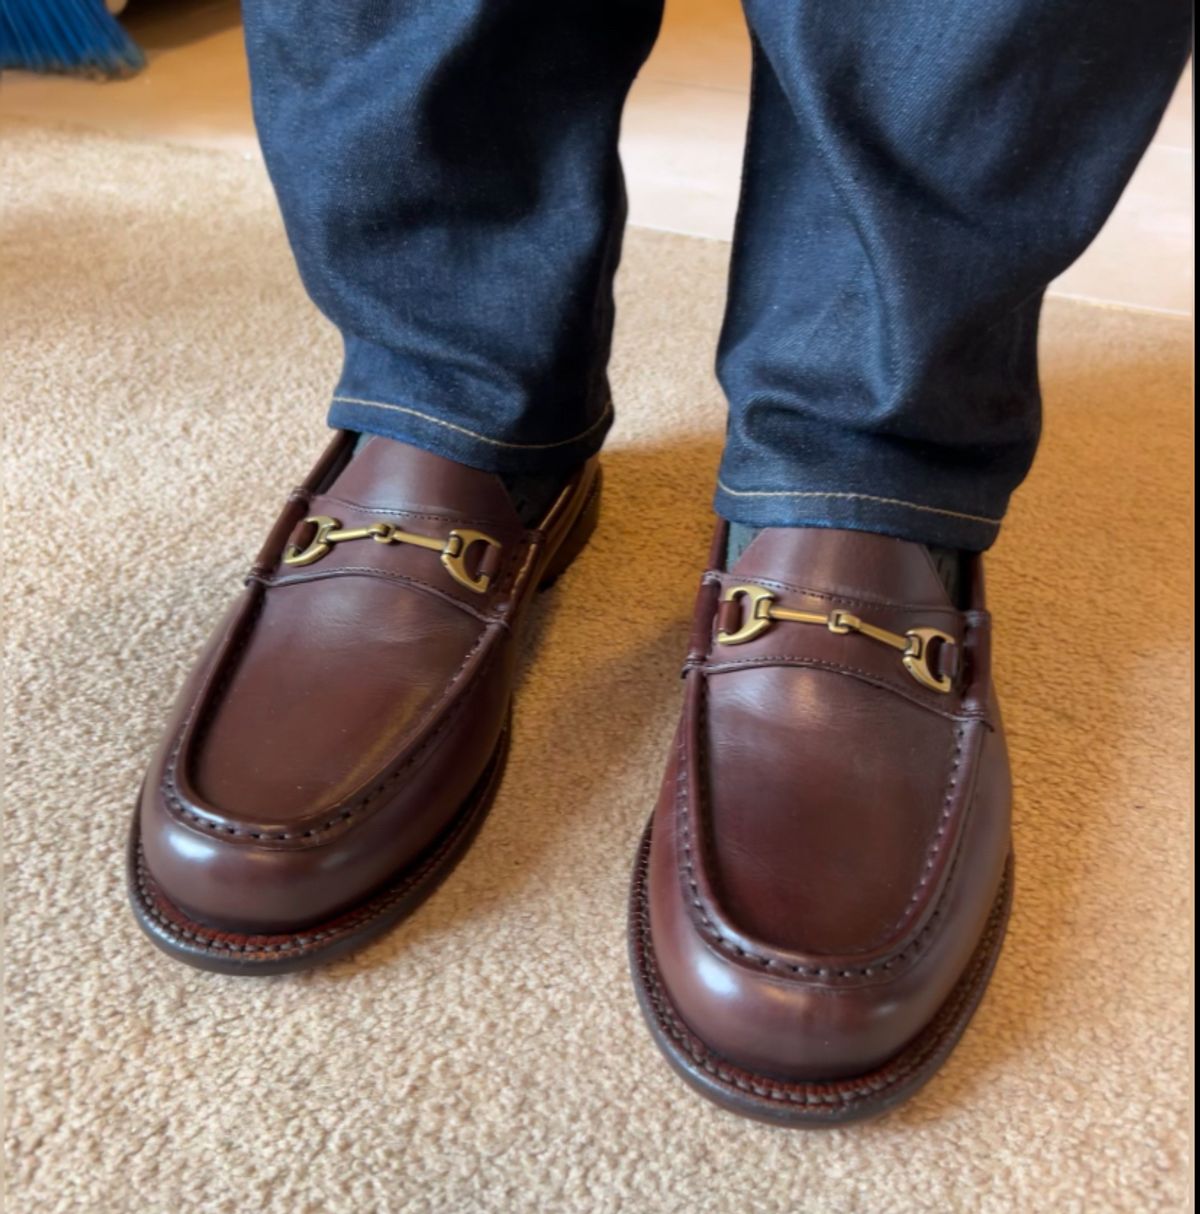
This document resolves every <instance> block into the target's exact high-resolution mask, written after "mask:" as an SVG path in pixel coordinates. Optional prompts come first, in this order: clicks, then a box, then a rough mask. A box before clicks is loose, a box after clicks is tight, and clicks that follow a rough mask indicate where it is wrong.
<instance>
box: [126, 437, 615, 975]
mask: <svg viewBox="0 0 1200 1214" xmlns="http://www.w3.org/2000/svg"><path fill="white" fill-rule="evenodd" d="M355 447H356V436H355V435H353V434H349V433H341V434H340V435H339V436H338V437H337V438H335V439H334V441H333V442H332V443H331V444H330V446H329V448H328V449H327V451H326V452H325V454H324V456H323V457H322V459H321V460H320V461H319V462H318V464H317V466H316V468H315V469H314V470H313V472H312V474H311V475H310V476H309V478H308V480H307V481H306V482H305V484H304V485H303V486H302V487H301V488H300V489H298V490H296V491H295V492H294V493H293V494H292V496H291V497H290V498H289V500H288V503H287V506H286V507H285V509H284V511H283V514H282V515H281V517H280V519H279V521H278V522H277V523H276V525H275V527H274V529H273V530H272V532H271V534H270V536H269V537H268V539H267V542H266V545H265V547H264V548H263V550H262V552H261V553H260V554H259V557H258V559H257V561H256V563H255V564H254V566H253V568H252V569H251V571H250V574H249V577H248V578H247V582H246V588H245V590H244V592H243V593H242V595H241V596H240V598H239V599H238V600H237V601H236V602H235V604H234V605H233V607H232V609H231V610H230V611H229V613H228V614H227V615H226V617H225V619H224V621H223V623H221V625H220V626H219V627H218V628H217V630H216V633H215V634H214V636H213V637H212V639H211V641H210V642H209V644H208V647H207V648H206V650H205V651H204V653H203V655H202V656H201V658H200V660H199V663H198V664H197V666H196V668H195V670H194V671H193V673H192V675H191V677H190V679H189V680H188V682H187V684H186V686H185V687H184V690H183V693H182V695H181V696H180V698H179V701H178V704H177V706H176V708H175V711H174V714H173V717H172V719H171V722H170V724H169V726H168V728H167V731H166V734H165V736H164V738H163V741H162V745H161V746H160V748H159V751H158V753H157V755H156V757H155V759H154V761H153V763H152V765H151V768H150V772H149V774H148V776H147V778H146V781H145V784H144V786H143V789H142V793H141V797H140V803H139V806H138V809H137V811H136V813H135V816H134V823H133V829H132V830H131V832H130V841H129V860H128V866H129V891H130V898H131V901H132V904H133V908H134V912H135V914H136V917H137V920H138V922H139V923H140V925H141V926H142V928H143V929H144V930H145V931H146V933H147V934H148V935H149V936H150V938H151V940H153V941H154V943H155V944H157V945H158V946H159V947H160V948H162V949H164V950H165V951H166V952H168V953H170V954H171V955H172V956H175V957H177V958H179V959H180V960H182V961H186V962H188V963H189V964H192V965H195V966H199V967H200V968H202V969H209V970H218V971H221V972H226V973H239V974H245V973H258V974H261V973H274V972H282V971H286V970H293V969H300V968H304V967H307V966H309V965H312V964H315V963H317V962H319V961H324V960H328V959H331V958H332V957H334V956H337V955H339V954H341V953H344V952H346V951H348V950H349V949H351V948H354V947H357V946H358V945H361V944H363V943H365V942H366V941H367V940H369V939H371V938H372V937H374V936H376V935H378V934H379V933H381V932H382V931H384V930H385V929H387V928H388V927H390V926H392V925H393V924H395V923H396V922H397V921H398V920H399V919H401V918H402V917H403V916H404V915H405V914H407V913H408V912H409V911H410V910H412V909H413V908H414V907H415V906H416V905H417V904H418V903H419V902H420V901H421V900H422V898H424V897H425V896H426V895H427V894H428V893H430V892H431V891H432V889H433V888H434V887H435V886H436V885H437V883H438V881H439V880H440V878H441V877H442V876H444V875H445V873H446V872H447V871H448V870H449V869H450V868H451V867H452V866H453V864H454V862H455V861H456V860H457V858H458V857H459V856H460V854H461V853H462V852H463V851H464V850H465V848H466V846H467V844H468V843H469V842H470V840H471V838H472V837H473V834H474V832H475V830H476V829H477V828H478V826H479V825H480V822H481V820H482V818H483V816H484V814H485V813H486V811H487V808H488V805H489V803H490V801H491V798H492V795H493V794H494V792H495V790H496V787H497V784H498V781H499V779H500V775H501V771H502V769H503V766H504V758H505V747H506V743H507V739H508V718H509V703H510V700H511V697H512V685H513V673H514V658H515V649H516V646H515V639H514V638H515V634H516V632H517V628H518V625H519V624H520V622H521V620H522V618H523V617H524V615H525V614H526V609H527V607H528V605H529V602H530V599H531V598H532V596H533V593H534V590H535V589H536V588H537V587H539V586H541V585H545V584H548V583H549V582H550V581H552V580H553V579H554V577H556V576H557V575H558V573H560V572H561V571H562V570H563V569H564V568H565V567H566V565H567V564H568V563H569V562H570V561H571V559H572V558H573V557H574V556H575V554H576V553H577V552H578V551H579V549H580V548H582V546H583V544H584V543H585V542H586V540H587V537H588V535H589V534H590V531H591V529H592V527H593V526H594V524H595V521H596V515H597V510H598V502H599V488H600V471H599V467H598V465H597V463H596V461H595V460H590V461H588V462H587V463H586V464H584V465H583V466H582V467H581V468H580V469H579V470H578V471H577V472H576V473H575V475H574V476H572V478H571V479H570V481H569V482H568V483H567V484H566V486H565V487H564V488H563V490H562V492H561V493H560V494H559V496H558V498H557V500H556V501H555V502H554V504H553V505H552V506H551V507H550V508H549V510H548V512H547V513H546V515H545V517H544V518H543V519H542V520H541V521H540V522H539V523H538V525H537V526H535V527H527V526H525V525H524V524H523V523H522V521H521V519H520V517H519V516H518V514H517V512H516V509H515V507H514V506H513V504H512V501H511V499H510V497H509V495H508V492H507V490H506V489H505V487H504V485H503V484H502V482H501V481H500V480H499V478H497V477H495V476H492V475H490V474H488V473H484V472H480V471H477V470H475V469H472V468H468V467H465V466H464V465H462V464H457V463H453V462H451V461H450V460H446V459H442V458H440V457H439V456H436V455H432V454H430V453H428V452H425V451H421V450H418V449H417V448H415V447H410V446H406V445H404V444H402V443H398V442H393V441H390V440H387V439H379V438H371V439H368V440H367V441H366V442H365V443H364V444H363V445H362V446H361V448H359V449H358V450H356V449H355Z"/></svg>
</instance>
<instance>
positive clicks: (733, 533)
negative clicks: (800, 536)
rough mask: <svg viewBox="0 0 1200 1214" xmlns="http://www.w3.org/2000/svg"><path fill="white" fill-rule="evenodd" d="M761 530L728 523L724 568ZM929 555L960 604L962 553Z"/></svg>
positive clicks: (937, 550) (939, 551) (949, 551)
mask: <svg viewBox="0 0 1200 1214" xmlns="http://www.w3.org/2000/svg"><path fill="white" fill-rule="evenodd" d="M760 530H761V528H760V527H748V526H747V525H746V524H745V523H730V524H729V538H728V540H727V541H726V545H725V568H726V569H731V568H732V567H733V565H734V563H735V562H736V561H737V559H738V557H740V556H741V555H742V553H743V552H745V551H746V549H747V548H748V547H749V546H750V543H751V541H752V540H753V539H754V537H755V536H756V535H757V534H758V533H759V531H760ZM929 555H930V556H931V557H932V558H933V564H934V568H936V569H937V571H938V577H940V578H941V579H942V585H943V586H945V587H946V593H947V594H948V595H949V596H950V601H951V602H952V603H953V604H954V605H955V606H956V607H959V606H961V605H962V604H961V601H960V600H961V598H962V553H961V552H960V551H959V550H958V549H957V548H935V547H934V546H933V545H932V544H931V545H930V546H929Z"/></svg>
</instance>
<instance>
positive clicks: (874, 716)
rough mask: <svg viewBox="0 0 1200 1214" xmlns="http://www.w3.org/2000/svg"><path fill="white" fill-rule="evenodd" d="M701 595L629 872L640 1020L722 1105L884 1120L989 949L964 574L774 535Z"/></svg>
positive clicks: (783, 1117)
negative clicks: (953, 592)
mask: <svg viewBox="0 0 1200 1214" xmlns="http://www.w3.org/2000/svg"><path fill="white" fill-rule="evenodd" d="M725 531H726V529H725V527H724V526H722V527H720V528H719V530H718V534H717V537H716V541H715V543H714V547H713V556H712V560H711V564H712V568H711V569H710V570H709V571H708V572H707V573H706V574H705V575H704V578H703V581H702V584H701V589H700V594H699V597H698V599H697V607H696V616H695V625H694V631H693V636H692V643H691V651H690V653H689V655H688V659H687V664H686V666H685V678H686V688H687V690H686V698H685V706H684V710H683V718H682V721H681V723H680V726H679V731H678V734H677V736H676V740H675V744H674V750H673V754H672V756H671V760H670V763H669V765H668V768H667V773H666V778H665V780H664V782H663V789H662V795H661V797H660V799H659V802H658V806H657V808H656V810H655V813H654V816H653V818H652V819H651V823H650V827H649V829H648V831H647V834H646V837H645V838H644V839H643V842H642V847H641V851H640V853H639V856H638V860H637V865H636V868H635V871H634V880H633V893H632V905H631V915H630V947H631V959H632V968H633V973H634V979H635V985H636V986H637V990H638V995H639V999H640V1002H641V1005H642V1010H643V1011H644V1013H645V1015H646V1019H647V1021H648V1023H649V1025H650V1028H651V1031H652V1033H653V1035H654V1037H655V1040H656V1041H657V1043H658V1045H659V1046H660V1048H661V1049H662V1051H663V1052H664V1053H665V1054H666V1056H667V1058H668V1059H669V1061H670V1062H671V1063H672V1064H673V1065H674V1066H675V1068H676V1069H677V1070H678V1071H679V1072H680V1074H681V1075H682V1076H683V1077H684V1078H685V1079H686V1080H688V1081H689V1082H690V1083H691V1084H692V1085H693V1086H695V1087H696V1088H698V1089H699V1090H700V1091H701V1092H702V1093H703V1094H704V1095H706V1096H708V1097H710V1098H711V1099H713V1100H715V1101H716V1102H717V1103H718V1104H721V1105H723V1106H724V1107H726V1108H729V1109H732V1110H734V1111H736V1112H738V1113H743V1114H746V1115H748V1116H751V1117H756V1118H760V1119H762V1120H766V1121H772V1122H778V1123H783V1124H786V1125H796V1126H813V1125H829V1124H834V1123H843V1122H847V1121H853V1120H857V1119H859V1118H862V1117H868V1116H872V1115H874V1114H877V1113H881V1112H883V1111H884V1110H886V1109H888V1108H890V1107H891V1106H892V1105H894V1104H896V1103H898V1102H899V1101H901V1100H903V1099H904V1098H905V1097H907V1096H909V1095H910V1094H911V1093H912V1092H913V1091H915V1090H916V1089H917V1088H918V1087H919V1086H920V1085H921V1084H922V1083H923V1082H924V1081H925V1080H926V1079H928V1078H929V1077H930V1075H932V1074H933V1072H934V1071H935V1070H936V1069H937V1068H938V1066H940V1064H941V1063H942V1062H943V1061H944V1059H945V1058H946V1056H947V1055H948V1054H949V1052H950V1050H951V1049H952V1048H953V1046H954V1044H955V1042H956V1041H957V1040H958V1038H959V1036H960V1035H961V1034H962V1032H963V1029H964V1028H965V1027H966V1024H967V1021H968V1020H969V1019H970V1017H971V1014H972V1013H973V1011H974V1009H975V1007H976V1005H977V1004H978V1002H979V999H980V997H981V996H982V994H983V990H984V987H985V986H986V985H987V981H988V978H989V977H990V975H991V971H992V967H993V966H994V964H995V961H996V957H997V955H998V953H999V950H1000V944H1001V940H1002V938H1003V935H1004V928H1005V923H1006V920H1007V915H1008V907H1009V902H1010V899H1011V890H1012V867H1011V847H1010V826H1009V815H1010V801H1011V789H1010V783H1009V772H1008V759H1007V755H1006V750H1005V743H1004V735H1003V732H1002V730H1001V725H1000V719H999V715H998V713H997V709H996V703H995V697H994V694H993V691H992V685H991V672H990V664H989V652H988V647H989V620H988V615H987V612H986V611H985V610H984V596H983V577H982V572H981V562H980V560H979V559H978V558H973V559H971V560H970V561H969V569H968V570H967V573H968V580H969V588H968V597H969V606H968V607H967V609H966V610H961V611H960V610H958V609H956V608H955V606H954V605H953V604H952V603H951V602H950V600H949V598H948V597H947V594H946V591H945V589H944V587H943V584H942V581H941V579H940V578H939V576H938V574H937V571H936V570H935V568H934V566H933V563H932V561H931V559H930V557H929V554H928V552H927V551H926V549H925V548H923V547H922V546H921V545H918V544H911V543H906V542H904V541H901V540H895V539H889V538H887V537H885V536H879V535H869V534H865V533H862V532H849V531H832V530H831V531H825V530H812V529H770V530H766V531H763V532H760V534H759V535H758V536H757V537H756V538H755V539H754V541H753V542H752V543H751V544H750V546H749V547H748V548H747V549H746V551H745V552H744V553H743V554H742V556H741V557H740V558H739V560H738V561H737V563H736V564H735V565H734V567H733V568H732V569H731V570H726V569H725V562H724V552H725V538H726V537H725Z"/></svg>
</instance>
